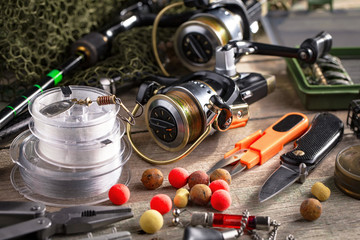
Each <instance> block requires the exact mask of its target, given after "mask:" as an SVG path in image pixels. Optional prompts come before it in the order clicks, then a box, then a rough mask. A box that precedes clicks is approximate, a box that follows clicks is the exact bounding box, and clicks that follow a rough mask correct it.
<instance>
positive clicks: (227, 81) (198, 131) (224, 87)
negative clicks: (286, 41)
mask: <svg viewBox="0 0 360 240" xmlns="http://www.w3.org/2000/svg"><path fill="white" fill-rule="evenodd" d="M331 45H332V37H331V36H330V35H329V34H328V33H325V32H322V33H320V34H318V35H317V36H315V37H314V38H309V39H306V40H305V41H304V42H303V43H302V44H301V46H300V48H287V47H282V46H275V45H269V44H261V43H253V42H249V41H231V42H229V43H228V44H226V45H225V46H223V47H222V46H220V47H218V48H217V49H216V66H215V71H214V72H212V71H198V72H195V73H192V74H190V75H187V76H185V77H182V78H180V79H176V78H166V77H160V76H153V77H151V78H149V79H148V80H150V81H146V82H144V83H143V84H142V85H141V86H140V88H139V91H138V95H137V97H136V101H137V104H136V105H135V108H134V109H133V111H132V114H133V115H134V116H136V115H137V112H138V110H139V109H140V108H141V107H142V105H144V104H146V106H145V119H146V125H147V128H148V130H149V132H150V134H151V136H152V138H153V139H154V140H155V141H156V143H157V144H158V145H159V146H160V147H162V148H163V149H165V150H167V151H178V150H181V149H183V148H184V147H185V146H186V144H188V143H190V142H193V144H192V145H191V146H190V147H189V148H188V149H187V150H186V151H185V152H184V153H182V154H181V155H180V156H178V157H176V158H174V159H170V160H164V161H159V160H154V159H151V158H149V157H147V156H145V155H144V154H142V153H141V152H140V151H139V150H138V149H137V148H136V146H135V145H134V143H133V141H132V138H131V132H130V130H131V125H130V124H128V125H127V135H128V138H129V141H130V143H131V145H132V147H133V149H134V151H136V152H137V153H138V154H139V155H140V156H141V157H142V158H143V159H145V160H146V161H148V162H151V163H153V164H167V163H171V162H174V161H177V160H179V159H181V158H183V157H185V156H187V155H188V154H189V153H190V152H191V151H192V150H194V149H195V148H196V147H197V146H198V145H199V144H200V143H201V142H202V141H203V140H204V139H205V138H206V136H208V135H209V134H212V133H214V132H216V131H221V132H222V131H226V130H228V129H230V128H231V124H232V123H234V122H237V125H238V126H245V125H246V123H247V120H248V110H249V104H251V103H253V102H255V101H257V100H259V99H261V98H263V97H265V96H267V94H268V93H270V92H272V91H273V90H274V88H275V80H274V77H273V76H266V77H264V76H262V75H261V74H257V73H237V72H236V69H235V63H236V61H237V59H238V58H240V57H241V56H242V55H247V54H263V55H275V56H283V57H294V58H297V59H299V60H301V61H304V62H307V63H313V62H315V61H316V59H317V58H318V57H320V56H322V55H324V54H325V53H327V52H328V51H329V50H330V49H331ZM239 123H240V124H239Z"/></svg>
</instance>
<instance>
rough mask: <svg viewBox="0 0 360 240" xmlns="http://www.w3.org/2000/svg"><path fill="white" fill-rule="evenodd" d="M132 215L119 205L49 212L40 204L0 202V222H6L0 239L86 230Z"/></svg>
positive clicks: (48, 235) (78, 207) (77, 207)
mask: <svg viewBox="0 0 360 240" xmlns="http://www.w3.org/2000/svg"><path fill="white" fill-rule="evenodd" d="M131 217H133V212H132V210H131V208H129V207H121V206H76V207H69V208H63V209H61V210H60V211H57V212H52V213H49V212H46V208H45V205H43V204H41V203H34V202H1V203H0V220H1V221H0V222H1V223H6V225H5V226H0V227H2V228H0V239H12V238H17V237H21V236H27V235H29V234H33V235H36V238H37V239H49V238H50V237H51V236H53V235H55V234H73V233H85V232H90V231H93V230H95V229H97V228H100V227H104V226H106V225H109V224H112V223H115V222H118V221H121V220H125V219H128V218H131Z"/></svg>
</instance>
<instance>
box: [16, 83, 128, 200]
mask: <svg viewBox="0 0 360 240" xmlns="http://www.w3.org/2000/svg"><path fill="white" fill-rule="evenodd" d="M71 91H72V94H71V95H70V96H63V94H62V92H61V89H60V88H55V89H51V90H49V91H46V92H44V93H43V94H41V95H39V96H37V97H36V98H35V99H34V101H33V102H32V103H31V104H30V107H29V110H30V113H31V115H32V117H33V119H32V121H31V123H30V124H29V128H30V130H28V131H25V132H23V133H21V134H20V135H19V136H18V137H17V138H16V139H15V140H14V141H13V143H12V145H11V147H10V154H11V158H12V160H13V161H14V163H16V166H15V167H14V169H13V171H12V173H11V182H12V184H13V186H14V188H15V189H16V190H18V191H19V192H20V193H21V194H22V195H24V196H25V197H26V198H28V199H30V200H33V201H40V202H44V203H45V204H47V205H53V206H69V205H79V204H96V203H99V202H103V201H106V200H107V199H108V195H107V192H108V190H109V189H110V187H111V186H113V185H114V184H116V183H118V182H122V183H126V182H128V181H129V179H130V172H129V170H124V164H125V163H126V162H127V161H128V159H129V158H130V155H131V147H130V145H129V143H128V142H127V140H126V139H125V138H123V135H124V131H125V126H124V124H123V122H122V121H120V120H119V119H118V118H117V113H118V111H119V106H118V105H115V104H112V105H106V106H98V105H97V103H93V104H91V105H90V106H86V105H79V106H76V105H74V107H72V108H71V109H69V110H67V111H65V112H63V113H61V114H59V115H57V116H55V117H47V116H45V115H42V114H41V113H40V112H39V111H40V110H41V109H42V108H43V107H45V106H46V105H47V104H51V103H53V102H57V101H62V100H64V99H67V98H69V99H72V98H77V99H84V98H87V97H90V98H91V99H96V98H97V97H98V96H106V95H108V93H107V92H105V91H102V90H100V89H95V88H91V87H83V86H72V87H71Z"/></svg>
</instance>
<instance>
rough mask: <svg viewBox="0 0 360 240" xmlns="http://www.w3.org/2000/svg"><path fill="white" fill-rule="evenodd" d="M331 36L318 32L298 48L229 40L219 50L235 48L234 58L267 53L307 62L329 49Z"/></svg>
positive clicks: (313, 60)
mask: <svg viewBox="0 0 360 240" xmlns="http://www.w3.org/2000/svg"><path fill="white" fill-rule="evenodd" d="M331 46H332V36H331V35H330V34H329V33H326V32H320V33H319V34H318V35H316V36H315V37H313V38H308V39H306V40H305V41H304V42H303V43H302V44H301V45H300V48H291V47H283V46H279V45H273V44H265V43H258V42H251V41H236V40H235V41H230V42H229V43H228V44H227V45H225V46H224V47H223V48H222V49H221V51H229V50H230V49H231V48H235V49H236V50H235V58H240V57H241V56H243V55H247V54H258V55H269V56H278V57H287V58H296V59H298V60H299V61H303V62H306V63H309V64H313V63H315V62H316V60H317V59H318V58H319V57H320V56H323V55H324V54H326V53H327V52H329V51H330V49H331Z"/></svg>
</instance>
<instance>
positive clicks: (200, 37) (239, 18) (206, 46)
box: [174, 0, 261, 71]
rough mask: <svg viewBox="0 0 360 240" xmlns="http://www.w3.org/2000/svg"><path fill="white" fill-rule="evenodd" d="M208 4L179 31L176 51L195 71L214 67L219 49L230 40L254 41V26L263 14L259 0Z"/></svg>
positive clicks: (183, 61)
mask: <svg viewBox="0 0 360 240" xmlns="http://www.w3.org/2000/svg"><path fill="white" fill-rule="evenodd" d="M185 4H186V1H185ZM204 7H205V6H203V5H201V8H202V9H204ZM206 7H207V8H206V9H204V10H203V11H202V12H200V13H198V14H195V15H194V16H192V17H191V18H190V19H189V20H188V21H186V22H185V23H183V24H181V26H180V27H179V28H178V29H177V31H176V34H175V43H174V45H175V52H176V54H177V56H178V58H179V59H180V61H181V63H182V64H183V65H184V66H185V67H186V68H188V69H189V70H191V71H198V70H204V69H206V70H212V69H213V68H214V66H215V49H216V48H217V47H218V46H224V45H225V44H227V43H228V42H229V41H230V40H250V39H251V30H250V28H251V25H252V24H254V26H256V24H257V21H258V20H259V19H260V17H261V5H260V3H259V2H257V1H240V0H233V1H231V0H230V1H228V0H224V1H215V2H214V3H211V4H209V5H207V6H206Z"/></svg>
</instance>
